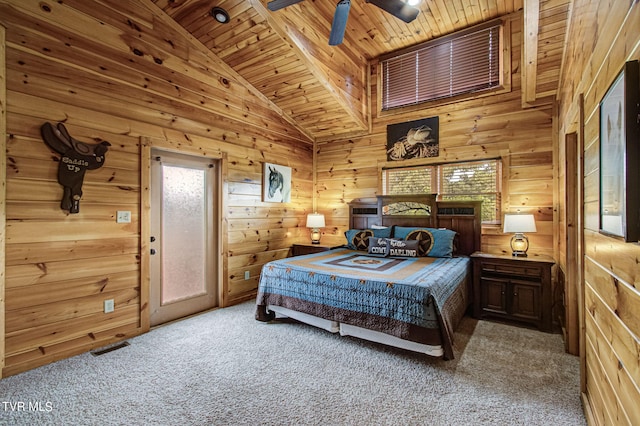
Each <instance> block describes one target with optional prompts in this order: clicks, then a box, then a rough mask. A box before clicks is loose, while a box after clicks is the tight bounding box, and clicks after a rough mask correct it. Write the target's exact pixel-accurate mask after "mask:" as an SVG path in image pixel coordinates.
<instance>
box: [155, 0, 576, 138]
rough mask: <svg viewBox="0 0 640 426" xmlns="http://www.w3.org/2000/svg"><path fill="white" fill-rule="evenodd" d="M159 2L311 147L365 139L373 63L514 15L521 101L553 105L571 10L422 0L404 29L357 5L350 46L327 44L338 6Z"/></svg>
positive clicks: (236, 0)
mask: <svg viewBox="0 0 640 426" xmlns="http://www.w3.org/2000/svg"><path fill="white" fill-rule="evenodd" d="M153 1H154V2H155V3H156V5H157V6H158V7H160V8H161V9H163V10H164V11H165V12H166V13H167V14H168V15H169V16H171V17H172V18H173V19H174V20H175V21H176V22H177V23H178V24H179V25H181V26H182V27H184V28H185V29H186V30H187V31H188V32H189V33H191V34H192V35H193V36H194V37H195V38H196V39H198V40H199V41H200V42H201V43H202V44H203V45H204V46H205V47H206V48H208V49H209V50H211V52H213V53H214V54H215V55H217V56H218V57H219V58H220V59H222V60H223V61H224V62H226V63H227V64H228V65H229V66H230V67H231V68H233V69H234V70H235V71H236V72H237V73H238V74H239V75H240V76H241V77H242V78H244V79H245V80H246V81H247V82H248V83H250V84H251V85H252V86H254V87H255V88H256V89H257V90H259V91H260V92H261V93H262V94H263V95H264V96H265V97H267V98H268V99H269V100H271V102H272V103H273V104H274V108H277V109H279V110H280V111H281V112H282V114H283V115H284V116H285V117H287V119H288V120H289V121H290V122H291V123H292V124H293V125H294V126H296V127H297V128H298V129H299V130H301V131H302V132H303V133H305V134H306V135H308V136H309V138H310V139H311V140H329V139H333V138H338V137H345V136H351V135H358V134H365V133H366V132H367V131H368V129H369V126H370V113H369V105H370V100H369V94H368V90H369V89H368V79H369V78H370V73H369V71H368V64H369V63H370V61H372V60H375V59H376V58H377V57H379V56H380V55H382V54H385V53H388V52H392V51H394V50H397V49H401V48H403V47H407V46H411V45H414V44H416V43H420V42H424V41H427V40H430V39H433V38H436V37H439V36H442V35H446V34H449V33H452V32H454V31H457V30H460V29H462V28H466V27H469V26H472V25H475V24H478V23H480V22H484V21H487V20H491V19H493V18H497V17H500V16H504V15H508V14H511V13H513V12H517V11H523V13H524V19H523V22H524V28H523V33H522V34H523V70H522V74H523V81H522V90H523V102H524V103H531V104H535V103H539V102H549V101H550V100H552V99H553V98H554V97H555V93H556V89H557V85H558V79H559V75H560V68H561V65H562V64H561V61H562V54H563V48H564V42H565V32H566V25H567V18H568V14H569V9H570V4H571V0H543V1H538V0H422V2H421V4H420V5H419V6H417V7H418V8H419V9H420V14H419V15H418V17H417V18H416V19H415V20H414V21H413V22H411V23H409V24H407V23H404V22H403V21H401V20H399V19H398V18H396V17H394V16H392V15H390V14H388V13H386V12H384V11H383V10H381V9H379V8H378V7H376V6H374V5H372V4H369V3H367V2H366V0H351V10H350V12H349V18H348V20H347V27H346V31H345V35H344V41H343V43H342V44H340V45H338V46H329V45H328V38H329V32H330V30H331V23H332V20H333V14H334V11H335V8H336V3H337V0H303V1H302V2H300V3H297V4H295V5H291V6H288V7H286V8H284V9H281V10H278V11H275V12H272V11H269V10H268V9H267V6H266V5H267V3H268V1H269V0H153ZM214 6H218V7H222V8H223V9H225V10H226V11H227V12H228V13H229V15H230V21H229V23H227V24H221V23H218V22H216V21H215V20H214V19H212V17H211V14H210V11H211V9H212V8H213V7H214ZM373 75H374V76H375V73H374V74H373ZM525 77H526V80H525Z"/></svg>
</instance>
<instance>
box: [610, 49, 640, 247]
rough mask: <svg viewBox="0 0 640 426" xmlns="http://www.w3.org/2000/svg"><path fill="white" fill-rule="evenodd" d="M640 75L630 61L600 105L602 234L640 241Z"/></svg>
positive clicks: (635, 63) (636, 67)
mask: <svg viewBox="0 0 640 426" xmlns="http://www.w3.org/2000/svg"><path fill="white" fill-rule="evenodd" d="M639 114H640V76H639V71H638V61H630V62H627V63H626V64H625V66H624V68H623V69H622V71H621V72H620V73H619V74H618V76H617V77H616V79H615V80H614V81H613V83H612V84H611V86H610V87H609V89H608V90H607V92H606V93H605V95H604V97H603V98H602V101H601V102H600V232H601V233H603V234H607V235H612V236H616V237H622V238H623V239H624V240H625V241H626V242H630V241H634V242H637V241H638V240H639V239H640V198H639V194H640V192H638V185H639V184H640V181H639V180H638V178H639V177H640V173H639V169H640V160H639V158H640V156H639V153H640V148H639V145H640V124H639V122H638V121H639V118H640V117H639Z"/></svg>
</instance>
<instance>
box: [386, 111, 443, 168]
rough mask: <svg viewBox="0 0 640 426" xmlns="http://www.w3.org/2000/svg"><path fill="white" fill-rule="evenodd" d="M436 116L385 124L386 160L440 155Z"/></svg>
mask: <svg viewBox="0 0 640 426" xmlns="http://www.w3.org/2000/svg"><path fill="white" fill-rule="evenodd" d="M438 132H439V128H438V117H430V118H424V119H422V120H415V121H408V122H406V123H398V124H390V125H388V126H387V161H400V160H408V159H411V158H429V157H437V156H438V155H440V150H439V145H438Z"/></svg>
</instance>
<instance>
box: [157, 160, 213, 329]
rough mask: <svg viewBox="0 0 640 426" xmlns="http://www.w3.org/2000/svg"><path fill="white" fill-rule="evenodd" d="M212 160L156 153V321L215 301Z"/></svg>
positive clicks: (206, 307)
mask: <svg viewBox="0 0 640 426" xmlns="http://www.w3.org/2000/svg"><path fill="white" fill-rule="evenodd" d="M215 176H216V175H215V164H214V163H212V161H211V160H207V159H201V158H198V157H196V158H191V157H187V156H183V155H177V154H169V153H160V154H159V155H158V153H156V152H155V151H154V156H153V159H152V180H151V183H152V188H151V202H152V206H151V219H152V223H151V235H152V241H151V244H150V246H151V250H152V256H151V259H152V261H151V280H152V282H151V288H150V298H151V300H150V301H151V324H153V325H155V324H159V323H162V322H166V321H169V320H172V319H175V318H180V317H182V316H185V315H190V314H192V313H195V312H199V311H202V310H205V309H208V308H211V307H214V306H215V305H216V297H215V296H216V294H217V290H216V289H217V285H215V284H216V283H215V276H216V274H215V273H214V272H215V271H214V270H213V269H214V268H215V265H213V262H212V261H213V259H214V257H215V256H214V255H213V254H214V253H215V251H214V250H213V243H214V241H215V240H216V238H215V232H214V231H215V223H216V221H215V220H214V217H216V212H215V209H214V206H215V205H216V203H215V202H214V201H215V200H214V199H213V198H214V197H215V193H216V192H217V191H215V190H214V188H215V184H216V183H215V182H216V179H215Z"/></svg>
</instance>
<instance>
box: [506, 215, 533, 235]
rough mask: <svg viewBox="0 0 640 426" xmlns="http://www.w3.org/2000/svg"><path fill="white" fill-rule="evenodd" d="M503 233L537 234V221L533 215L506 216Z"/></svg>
mask: <svg viewBox="0 0 640 426" xmlns="http://www.w3.org/2000/svg"><path fill="white" fill-rule="evenodd" d="M503 232H504V233H511V232H516V233H521V232H522V233H524V232H536V221H535V220H534V218H533V215H532V214H505V215H504V229H503Z"/></svg>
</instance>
